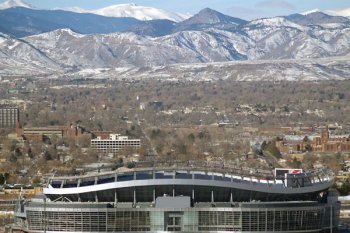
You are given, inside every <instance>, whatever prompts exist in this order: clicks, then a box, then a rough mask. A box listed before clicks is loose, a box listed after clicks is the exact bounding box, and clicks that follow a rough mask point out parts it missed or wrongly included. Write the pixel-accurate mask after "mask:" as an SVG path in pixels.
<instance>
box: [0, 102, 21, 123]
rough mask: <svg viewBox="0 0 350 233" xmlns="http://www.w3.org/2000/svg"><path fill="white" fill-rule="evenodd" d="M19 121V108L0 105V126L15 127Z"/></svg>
mask: <svg viewBox="0 0 350 233" xmlns="http://www.w3.org/2000/svg"><path fill="white" fill-rule="evenodd" d="M18 122H19V109H18V108H17V107H11V106H0V127H1V128H7V127H16V125H17V123H18Z"/></svg>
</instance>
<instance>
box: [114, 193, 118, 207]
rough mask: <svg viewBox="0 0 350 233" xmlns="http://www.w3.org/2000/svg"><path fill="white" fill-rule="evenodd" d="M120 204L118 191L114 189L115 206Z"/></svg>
mask: <svg viewBox="0 0 350 233" xmlns="http://www.w3.org/2000/svg"><path fill="white" fill-rule="evenodd" d="M117 203H118V194H117V189H114V205H115V206H116V205H117Z"/></svg>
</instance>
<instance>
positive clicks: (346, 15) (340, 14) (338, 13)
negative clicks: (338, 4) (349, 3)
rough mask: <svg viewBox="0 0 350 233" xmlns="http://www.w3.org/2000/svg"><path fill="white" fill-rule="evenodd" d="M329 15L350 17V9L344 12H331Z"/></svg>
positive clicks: (343, 10)
mask: <svg viewBox="0 0 350 233" xmlns="http://www.w3.org/2000/svg"><path fill="white" fill-rule="evenodd" d="M327 13H329V14H332V15H337V16H343V17H350V8H346V9H342V10H330V11H327Z"/></svg>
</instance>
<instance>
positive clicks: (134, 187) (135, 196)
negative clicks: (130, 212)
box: [133, 187, 136, 206]
mask: <svg viewBox="0 0 350 233" xmlns="http://www.w3.org/2000/svg"><path fill="white" fill-rule="evenodd" d="M133 204H134V206H135V205H136V188H135V187H134V202H133Z"/></svg>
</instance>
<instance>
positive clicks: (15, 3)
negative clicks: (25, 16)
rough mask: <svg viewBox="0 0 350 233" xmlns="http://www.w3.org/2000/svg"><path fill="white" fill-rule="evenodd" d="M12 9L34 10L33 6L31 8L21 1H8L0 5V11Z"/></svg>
mask: <svg viewBox="0 0 350 233" xmlns="http://www.w3.org/2000/svg"><path fill="white" fill-rule="evenodd" d="M13 7H25V8H31V9H34V7H33V6H31V5H30V4H28V3H26V2H24V1H22V0H8V1H6V2H4V3H1V4H0V9H1V10H3V9H8V8H13Z"/></svg>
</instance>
